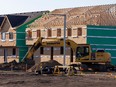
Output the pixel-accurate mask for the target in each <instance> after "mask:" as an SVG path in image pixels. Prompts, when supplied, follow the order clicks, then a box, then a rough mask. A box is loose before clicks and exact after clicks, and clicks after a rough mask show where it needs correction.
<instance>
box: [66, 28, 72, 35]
mask: <svg viewBox="0 0 116 87" xmlns="http://www.w3.org/2000/svg"><path fill="white" fill-rule="evenodd" d="M71 35H72V30H71V28H68V29H67V36H71Z"/></svg>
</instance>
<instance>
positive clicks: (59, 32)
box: [57, 28, 61, 37]
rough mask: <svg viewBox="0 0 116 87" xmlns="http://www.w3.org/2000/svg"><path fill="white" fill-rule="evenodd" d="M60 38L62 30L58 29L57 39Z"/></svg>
mask: <svg viewBox="0 0 116 87" xmlns="http://www.w3.org/2000/svg"><path fill="white" fill-rule="evenodd" d="M60 36H61V29H60V28H58V29H57V37H60Z"/></svg>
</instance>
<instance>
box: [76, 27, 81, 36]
mask: <svg viewBox="0 0 116 87" xmlns="http://www.w3.org/2000/svg"><path fill="white" fill-rule="evenodd" d="M77 34H78V36H82V28H78V30H77Z"/></svg>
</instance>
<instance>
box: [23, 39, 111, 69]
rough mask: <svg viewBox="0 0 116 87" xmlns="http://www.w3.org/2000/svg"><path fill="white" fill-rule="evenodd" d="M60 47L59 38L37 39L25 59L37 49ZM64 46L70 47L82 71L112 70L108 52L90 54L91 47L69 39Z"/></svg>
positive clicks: (60, 41)
mask: <svg viewBox="0 0 116 87" xmlns="http://www.w3.org/2000/svg"><path fill="white" fill-rule="evenodd" d="M46 46H49V47H61V46H64V42H63V39H59V38H48V39H44V38H39V39H38V40H37V41H36V42H35V43H34V44H33V46H32V47H31V48H30V49H29V51H28V52H27V54H26V55H25V57H24V58H23V60H22V61H24V60H25V59H30V58H31V56H32V55H33V54H34V52H35V51H36V50H37V49H38V48H39V47H46ZM66 46H67V47H70V48H71V49H72V51H73V52H71V53H75V56H76V62H81V64H82V65H81V68H83V70H88V68H92V70H99V71H106V70H109V69H110V68H112V66H111V65H110V61H111V60H110V58H111V55H110V53H108V52H104V51H97V52H94V53H92V50H91V47H90V45H89V44H77V43H75V42H74V41H72V40H70V39H66Z"/></svg>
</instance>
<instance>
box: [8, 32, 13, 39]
mask: <svg viewBox="0 0 116 87" xmlns="http://www.w3.org/2000/svg"><path fill="white" fill-rule="evenodd" d="M9 40H13V32H9Z"/></svg>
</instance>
